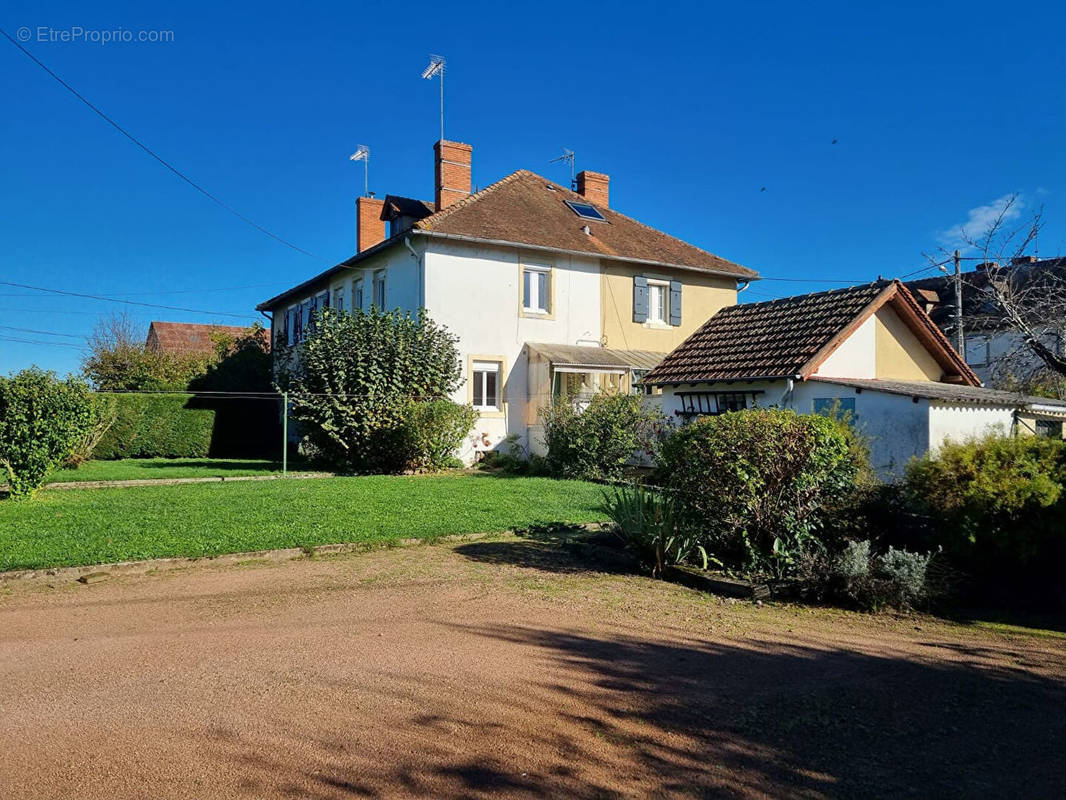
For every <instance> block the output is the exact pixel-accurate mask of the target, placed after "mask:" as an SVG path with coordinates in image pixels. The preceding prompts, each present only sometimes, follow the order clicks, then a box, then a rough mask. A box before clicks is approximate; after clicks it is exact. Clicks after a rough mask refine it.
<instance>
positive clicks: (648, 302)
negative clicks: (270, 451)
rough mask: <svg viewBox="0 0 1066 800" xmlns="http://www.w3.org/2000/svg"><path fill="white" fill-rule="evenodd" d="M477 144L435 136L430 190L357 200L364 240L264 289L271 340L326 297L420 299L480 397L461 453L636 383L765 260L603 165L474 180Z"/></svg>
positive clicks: (366, 302)
mask: <svg viewBox="0 0 1066 800" xmlns="http://www.w3.org/2000/svg"><path fill="white" fill-rule="evenodd" d="M471 170H472V148H471V147H470V146H469V145H466V144H462V143H458V142H448V141H441V142H438V143H437V144H436V145H435V146H434V178H435V192H434V201H433V202H432V203H430V202H428V201H422V200H416V199H413V198H406V197H399V196H395V195H388V196H386V197H385V198H384V199H378V198H373V197H361V198H359V200H358V201H357V211H358V214H357V228H358V247H359V252H358V253H357V254H356V255H355V256H353V257H352V258H350V259H348V260H346V261H344V262H342V263H341V264H338V265H337V266H335V267H333V268H331V269H329V270H326V271H325V272H323V273H321V274H320V275H316V276H315V277H313V278H311V279H310V280H308V281H305V282H304V283H302V284H300V285H298V286H295V287H293V288H292V289H289V290H288V291H286V292H283V293H282V294H280V295H278V296H276V297H273V298H271V299H270V300H268V301H266V302H264V303H262V304H260V305H259V306H258V308H259V309H260V310H261V311H263V312H265V313H267V314H268V316H269V317H270V319H271V321H272V338H273V341H274V342H275V352H276V353H277V352H282V353H284V352H285V351H286V349H287V348H290V347H292V346H294V345H296V344H298V343H299V342H300V341H301V340H302V338H303V337H304V335H305V332H306V330H307V328H308V324H309V322H310V320H311V318H312V316H313V314H314V313H315V311H316V310H317V309H318V308H321V307H324V306H329V307H332V308H335V309H339V310H342V311H351V310H352V309H357V308H361V309H369V308H370V307H372V306H373V307H376V308H381V309H387V310H392V309H400V310H401V311H406V312H411V313H415V312H416V311H417V310H418V309H419V308H424V309H425V310H426V312H427V314H428V315H429V316H430V317H431V318H432V319H433V320H435V321H436V322H437V323H439V324H442V325H444V326H445V327H447V328H448V329H449V330H450V331H451V332H452V333H454V334H455V335H456V336H458V340H459V349H460V353H461V359H462V367H463V371H464V378H465V380H464V383H463V386H462V388H461V389H459V390H458V391H457V392H456V393H455V395H454V396H453V398H452V399H454V400H456V401H457V402H469V403H471V404H473V406H474V407H475V408H476V409H477V410H478V412H479V419H478V422H477V424H476V425H475V427H474V430H473V431H472V432H471V436H470V440H469V442H470V444H469V447H468V448H467V450H466V452H465V453H464V454H463V455H464V457H466V458H467V459H468V460H469V459H471V458H473V457H474V456H475V454H476V451H478V450H485V449H492V448H495V447H498V446H499V445H500V444H501V443H502V442H503V441H504V440H505V439H507V438H508V437H512V438H513V441H515V442H516V443H517V444H519V445H520V446H522V447H524V448H527V449H529V450H531V451H534V452H536V451H539V450H540V449H541V447H542V441H541V438H540V434H541V430H540V427H539V417H540V414H539V411H540V409H542V408H543V407H545V406H546V405H548V404H549V403H551V402H552V401H553V399H554V398H558V397H563V396H565V397H568V398H571V399H575V400H577V401H580V399H581V398H582V396H586V395H589V394H591V393H594V392H596V391H599V390H603V389H612V390H617V391H625V392H629V391H638V390H639V387H638V386H637V382H638V381H639V380H640V379H641V378H642V377H643V376H644V375H645V374H647V372H648V371H649V370H650V369H651V368H653V367H654V366H655V365H656V364H658V363H659V361H660V360H661V359H662V358H663V357H665V355H666V354H667V353H668V352H670V351H671V350H672V349H674V348H675V347H676V346H677V345H679V344H681V342H682V341H684V340H685V339H686V338H687V337H688V336H689V335H690V334H691V333H692V332H693V331H695V330H696V329H697V328H698V327H699V326H700V325H702V324H703V323H704V321H705V320H707V318H708V317H710V316H712V315H713V314H715V313H716V312H717V311H719V310H720V309H722V308H725V307H727V306H731V305H734V304H735V303H736V298H737V290H738V285H742V284H744V283H746V282H747V281H750V280H753V279H755V278H756V277H757V276H756V273H755V272H753V271H752V270H750V269H747V268H746V267H742V266H740V265H738V264H735V263H733V262H731V261H727V260H725V259H723V258H720V257H718V256H715V255H713V254H711V253H708V252H706V251H704V250H701V249H699V248H697V247H694V246H692V245H690V244H688V243H686V242H683V241H681V240H679V239H676V238H674V237H671V236H668V235H667V234H665V233H662V232H661V231H658V230H655V229H653V228H650V227H648V226H645V225H643V224H641V223H639V222H637V221H636V220H633V219H631V218H629V217H626V216H624V215H622V214H620V213H618V212H617V211H616V210H614V209H613V208H611V206H610V192H609V187H610V178H609V177H608V176H607V175H604V174H601V173H594V172H588V171H585V172H582V173H580V174H579V175H578V176H577V181H576V183H577V186H576V191H572V190H570V189H568V188H566V187H563V186H560V185H558V184H556V183H553V182H552V181H549V180H547V179H545V178H543V177H541V176H539V175H536V174H535V173H532V172H528V171H525V170H519V171H517V172H514V173H512V174H510V175H508V176H506V177H505V178H503V179H502V180H500V181H497V182H496V183H493V184H491V185H490V186H488V187H487V188H485V189H483V190H481V191H479V192H477V193H472V192H471Z"/></svg>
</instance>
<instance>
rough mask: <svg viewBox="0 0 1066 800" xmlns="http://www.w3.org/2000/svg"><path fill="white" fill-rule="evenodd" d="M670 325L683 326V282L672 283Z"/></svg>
mask: <svg viewBox="0 0 1066 800" xmlns="http://www.w3.org/2000/svg"><path fill="white" fill-rule="evenodd" d="M670 324H671V325H674V326H677V325H680V324H681V281H670Z"/></svg>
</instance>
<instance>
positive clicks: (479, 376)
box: [470, 361, 501, 411]
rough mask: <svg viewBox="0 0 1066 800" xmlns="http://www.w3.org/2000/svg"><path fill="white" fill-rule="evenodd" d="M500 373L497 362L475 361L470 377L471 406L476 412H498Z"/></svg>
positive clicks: (499, 366)
mask: <svg viewBox="0 0 1066 800" xmlns="http://www.w3.org/2000/svg"><path fill="white" fill-rule="evenodd" d="M500 371H501V364H500V362H499V361H475V362H474V364H473V374H472V375H471V380H470V384H471V388H472V390H473V398H472V402H473V406H474V408H476V409H477V410H478V411H499V410H500Z"/></svg>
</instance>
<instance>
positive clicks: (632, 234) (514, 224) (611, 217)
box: [256, 170, 758, 311]
mask: <svg viewBox="0 0 1066 800" xmlns="http://www.w3.org/2000/svg"><path fill="white" fill-rule="evenodd" d="M566 200H570V201H572V202H576V203H588V202H589V201H588V200H587V199H585V198H584V197H583V196H582V195H580V194H578V193H577V192H572V191H570V190H569V189H566V188H564V187H562V186H560V185H559V184H557V183H552V182H551V181H549V180H548V179H547V178H542V177H541V176H539V175H536V174H534V173H532V172H529V171H528V170H518V171H517V172H513V173H511V174H510V175H508V176H507V177H506V178H503V179H502V180H499V181H497V182H496V183H494V184H492V185H491V186H488V187H486V188H485V189H482V190H481V191H480V192H477V193H475V194H472V195H470V196H469V197H467V198H464V199H463V200H460V201H459V202H457V203H453V204H452V205H450V206H448V207H447V208H443V209H441V210H440V211H438V212H436V213H433V214H430V215H429V216H426V217H424V218H423V219H420V220H419V221H418V222H416V223H415V225H414V227H413V228H411V229H410V230H407V231H403V232H401V233H398V234H397V235H395V236H393V237H391V238H389V239H386V240H385V241H384V242H382V243H381V244H379V245H375V246H374V247H371V248H369V249H368V250H364V251H363V252H362V253H358V254H356V255H354V256H352V257H351V258H349V259H348V260H347V261H344V262H342V263H341V264H338V265H337V266H335V267H331V268H330V269H328V270H326V271H324V272H322V273H320V274H318V275H316V276H315V277H313V278H311V279H310V280H307V281H304V282H303V283H301V284H299V285H297V286H294V287H292V288H291V289H288V290H286V291H284V292H282V293H281V294H279V295H276V296H275V297H272V298H270V299H269V300H267V301H265V302H263V303H260V304H259V305H258V306H256V308H257V309H259V310H262V311H269V310H270V309H272V308H275V307H276V306H278V305H279V304H280V303H282V302H284V301H286V300H288V299H290V298H296V297H297V296H298V295H300V294H304V293H307V292H309V291H311V289H312V288H313V287H315V286H317V285H318V284H320V283H322V282H323V281H326V280H328V279H330V278H332V277H333V276H334V275H336V274H338V273H340V272H342V271H344V270H345V269H346V268H348V267H351V266H354V265H356V264H358V263H359V262H360V261H362V260H364V259H365V258H368V257H369V256H371V255H374V254H376V253H379V252H381V251H382V250H384V249H385V248H387V247H390V246H392V245H393V244H395V243H397V242H399V241H401V240H402V239H403V238H404V237H406V236H409V235H422V236H427V237H441V238H455V239H464V240H474V241H480V242H492V243H498V244H513V245H527V246H529V247H531V248H546V249H550V250H558V251H564V252H570V253H584V254H588V255H591V256H599V257H601V258H610V259H614V260H617V261H628V262H637V263H643V264H649V265H653V266H654V265H657V266H663V267H680V268H683V269H690V270H695V271H698V272H709V273H713V274H718V275H724V276H727V277H732V278H737V279H739V280H748V279H756V278H758V273H756V272H755V271H754V270H751V269H748V268H747V267H742V266H741V265H740V264H735V263H733V262H732V261H727V260H726V259H724V258H721V257H719V256H716V255H714V254H713V253H708V252H707V251H706V250H701V249H700V248H698V247H696V246H694V245H691V244H688V243H687V242H683V241H681V240H680V239H677V238H675V237H673V236H670V235H668V234H665V233H663V232H662V231H659V230H656V229H655V228H651V227H649V226H647V225H644V224H643V223H640V222H637V221H636V220H635V219H631V218H630V217H627V216H625V215H624V214H619V213H618V212H617V211H614V210H613V209H610V208H603V207H599V206H597V209H598V210H599V212H600V213H601V214H602V215H603V216H604V217H605V220H606V221H605V222H598V221H595V220H587V219H583V218H582V217H579V216H578V215H577V214H575V213H574V212H573V211H572V210H571V209H570V207H569V206H567V205H566V203H565V201H566ZM390 201H391V202H392V203H393V204H394V205H395V206H396V208H397V212H396V213H399V211H398V209H399V204H400V203H401V202H402V203H403V205H404V208H406V209H408V210H410V211H418V209H419V207H422V206H427V205H428V204H427V203H425V202H424V201H421V200H412V199H411V198H400V197H398V196H393V195H389V196H388V197H387V198H386V206H385V209H386V213H388V211H389V210H391V208H392V207H393V206H392V205H390V204H389V203H390ZM407 216H419V214H408V215H407ZM585 226H588V229H589V233H585V232H584V231H583V228H584V227H585Z"/></svg>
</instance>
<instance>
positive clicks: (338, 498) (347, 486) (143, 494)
mask: <svg viewBox="0 0 1066 800" xmlns="http://www.w3.org/2000/svg"><path fill="white" fill-rule="evenodd" d="M601 496H602V495H601V489H600V487H599V486H597V485H595V484H591V483H581V482H578V481H556V480H551V479H549V478H504V477H494V476H490V475H483V474H475V475H470V474H465V475H454V476H453V475H448V476H425V477H422V476H416V477H407V476H371V477H358V478H322V479H318V480H280V481H262V482H246V483H203V484H184V485H178V486H173V485H171V486H143V487H141V486H138V487H133V488H126V489H70V490H67V491H62V492H58V491H57V492H41V493H39V494H38V495H37V496H36V497H35V498H33V499H32V500H28V501H15V500H3V501H0V570H10V569H30V568H39V567H53V566H73V565H81V564H99V563H106V562H109V561H126V560H131V559H143V558H158V557H162V556H206V555H218V554H221V553H234V552H241V551H246V550H266V549H270V548H277V547H303V546H307V545H318V544H334V543H340V542H369V541H388V540H392V539H402V538H409V537H415V538H422V539H432V538H435V537H437V536H443V535H447V534H456V533H476V532H479V531H500V530H509V529H512V528H523V527H527V526H530V525H533V524H537V523H550V522H594V521H598V520H602V519H603V518H604V515H603V514H602V512H600V511H599V510H598V506H599V504H600V500H601Z"/></svg>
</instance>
